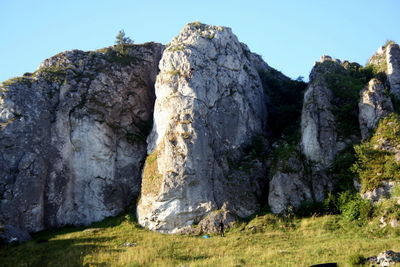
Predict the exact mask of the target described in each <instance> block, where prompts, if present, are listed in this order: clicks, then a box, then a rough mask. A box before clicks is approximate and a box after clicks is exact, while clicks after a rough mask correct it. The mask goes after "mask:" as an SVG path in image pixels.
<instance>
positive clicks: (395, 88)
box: [386, 44, 400, 99]
mask: <svg viewBox="0 0 400 267" xmlns="http://www.w3.org/2000/svg"><path fill="white" fill-rule="evenodd" d="M386 60H387V77H388V81H389V84H390V91H391V92H392V93H393V94H394V95H395V96H396V97H397V98H398V99H400V46H399V45H398V44H389V45H388V46H387V48H386Z"/></svg>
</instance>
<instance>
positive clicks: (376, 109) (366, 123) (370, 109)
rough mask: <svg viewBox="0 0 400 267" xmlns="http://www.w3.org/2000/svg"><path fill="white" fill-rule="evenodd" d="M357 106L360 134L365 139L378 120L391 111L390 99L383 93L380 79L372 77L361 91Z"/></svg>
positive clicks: (383, 88)
mask: <svg viewBox="0 0 400 267" xmlns="http://www.w3.org/2000/svg"><path fill="white" fill-rule="evenodd" d="M358 108H359V122H360V129H361V136H362V138H363V139H366V138H368V137H369V135H370V133H371V131H372V130H374V129H375V128H376V126H377V125H378V122H379V120H380V119H381V118H383V117H385V116H387V115H388V114H389V113H391V112H393V104H392V101H391V100H390V97H389V96H388V95H387V94H386V93H385V86H384V84H383V83H382V82H381V81H379V80H378V79H372V80H371V81H370V82H369V83H368V86H367V87H366V88H365V89H364V90H362V91H361V94H360V102H359V104H358Z"/></svg>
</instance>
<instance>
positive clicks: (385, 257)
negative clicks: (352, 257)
mask: <svg viewBox="0 0 400 267" xmlns="http://www.w3.org/2000/svg"><path fill="white" fill-rule="evenodd" d="M367 262H368V263H370V264H378V265H379V266H390V265H395V264H397V263H399V262H400V252H394V251H392V250H385V251H383V252H381V253H379V254H378V255H377V256H373V257H369V258H367Z"/></svg>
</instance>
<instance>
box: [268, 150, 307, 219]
mask: <svg viewBox="0 0 400 267" xmlns="http://www.w3.org/2000/svg"><path fill="white" fill-rule="evenodd" d="M275 168H276V170H275V173H274V174H273V175H272V178H271V181H270V186H269V194H268V204H269V206H270V208H271V211H272V212H273V213H290V212H292V211H294V209H295V208H298V207H299V206H300V205H301V204H302V203H303V202H306V201H313V195H312V189H311V187H310V181H307V177H306V174H305V170H304V166H303V162H302V161H301V159H300V158H299V151H295V152H293V153H292V154H291V155H290V156H289V158H288V159H280V160H279V161H278V163H277V166H276V167H275Z"/></svg>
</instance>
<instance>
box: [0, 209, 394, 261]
mask: <svg viewBox="0 0 400 267" xmlns="http://www.w3.org/2000/svg"><path fill="white" fill-rule="evenodd" d="M372 238H373V240H372ZM371 241H372V242H371ZM125 242H130V243H136V246H134V247H125V246H124V245H123V244H124V243H125ZM387 249H391V250H394V251H399V250H400V243H399V242H398V235H393V234H392V235H385V236H381V237H374V236H371V235H370V234H369V233H368V231H367V229H364V228H359V227H357V226H353V225H351V224H348V223H346V222H343V221H341V220H340V217H339V216H336V215H327V216H323V217H310V218H305V219H297V218H292V219H285V218H281V217H277V216H275V215H271V214H267V215H264V216H258V217H255V218H254V219H252V220H251V221H249V222H248V223H240V224H239V225H237V226H236V227H235V228H233V229H232V230H229V231H227V233H226V235H225V237H219V236H213V235H212V236H211V238H209V239H204V238H202V237H197V236H178V235H163V234H159V233H154V232H150V231H148V230H145V229H142V228H140V227H139V226H138V225H137V224H136V223H135V222H134V221H133V220H132V219H131V217H130V216H125V217H124V216H119V217H115V218H110V219H107V220H105V221H103V222H100V223H96V224H93V225H92V226H90V227H88V228H87V229H86V230H84V229H83V228H64V229H61V230H58V231H53V232H51V231H48V232H43V233H39V234H36V235H35V236H34V240H33V241H30V242H27V243H25V244H22V245H19V246H9V247H5V248H2V249H1V250H0V265H1V266H183V265H186V266H310V265H312V264H318V263H326V262H337V263H339V266H349V265H348V262H349V261H350V260H352V259H353V257H354V255H359V256H358V257H368V256H373V255H377V254H378V253H380V252H382V251H384V250H387Z"/></svg>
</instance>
